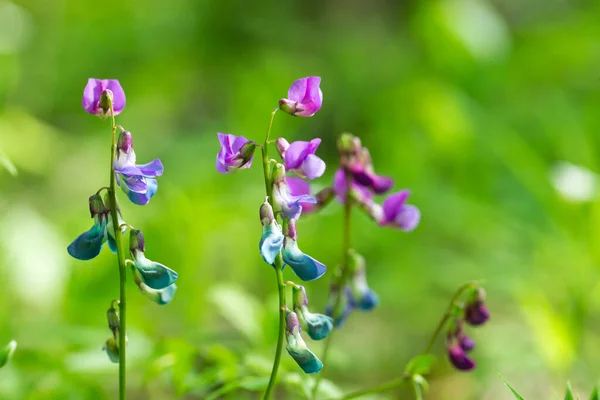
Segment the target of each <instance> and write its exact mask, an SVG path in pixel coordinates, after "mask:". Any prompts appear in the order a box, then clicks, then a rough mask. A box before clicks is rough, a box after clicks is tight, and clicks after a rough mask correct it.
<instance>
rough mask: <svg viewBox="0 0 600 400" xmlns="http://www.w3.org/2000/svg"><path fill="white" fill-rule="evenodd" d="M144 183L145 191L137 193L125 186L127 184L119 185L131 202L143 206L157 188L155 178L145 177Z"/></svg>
mask: <svg viewBox="0 0 600 400" xmlns="http://www.w3.org/2000/svg"><path fill="white" fill-rule="evenodd" d="M146 185H147V190H146V193H137V192H134V191H131V190H129V189H128V188H127V185H121V189H123V192H125V194H127V197H129V200H130V201H131V202H132V203H133V204H137V205H138V206H145V205H146V204H148V203H149V202H150V199H151V198H152V196H154V195H155V194H156V191H157V190H158V182H157V181H156V179H152V178H147V179H146Z"/></svg>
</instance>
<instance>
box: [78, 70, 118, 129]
mask: <svg viewBox="0 0 600 400" xmlns="http://www.w3.org/2000/svg"><path fill="white" fill-rule="evenodd" d="M109 100H110V101H111V102H112V104H113V110H114V114H115V115H119V113H120V112H121V111H123V109H124V108H125V92H124V91H123V88H122V87H121V84H120V83H119V81H118V80H116V79H94V78H90V79H88V83H87V85H86V86H85V89H84V90H83V99H82V101H81V103H82V105H83V108H84V109H85V111H87V112H88V113H90V114H94V115H98V116H99V117H100V118H102V119H104V118H107V117H110V116H111V115H110V114H111V113H110V103H109Z"/></svg>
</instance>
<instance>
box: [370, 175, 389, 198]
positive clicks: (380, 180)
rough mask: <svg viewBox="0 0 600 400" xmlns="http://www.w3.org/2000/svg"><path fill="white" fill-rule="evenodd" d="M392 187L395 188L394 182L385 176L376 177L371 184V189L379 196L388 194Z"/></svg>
mask: <svg viewBox="0 0 600 400" xmlns="http://www.w3.org/2000/svg"><path fill="white" fill-rule="evenodd" d="M392 186H394V180H393V179H392V178H389V177H387V176H383V175H375V176H374V177H373V179H372V182H371V188H372V189H373V192H375V193H377V194H383V193H385V192H387V191H388V190H390V189H391V188H392Z"/></svg>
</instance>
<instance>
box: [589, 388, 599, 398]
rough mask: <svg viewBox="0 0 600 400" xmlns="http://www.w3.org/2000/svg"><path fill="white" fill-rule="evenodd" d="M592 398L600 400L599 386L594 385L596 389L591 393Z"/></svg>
mask: <svg viewBox="0 0 600 400" xmlns="http://www.w3.org/2000/svg"><path fill="white" fill-rule="evenodd" d="M590 400H600V394H599V393H598V386H595V387H594V391H593V392H592V394H591V395H590Z"/></svg>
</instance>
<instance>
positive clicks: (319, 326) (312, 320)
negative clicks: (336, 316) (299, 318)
mask: <svg viewBox="0 0 600 400" xmlns="http://www.w3.org/2000/svg"><path fill="white" fill-rule="evenodd" d="M303 317H304V321H305V322H306V327H307V332H308V336H310V338H311V339H312V340H322V339H325V338H326V337H327V335H329V332H331V330H332V329H333V319H332V318H331V317H328V316H327V315H323V314H312V313H308V312H307V313H304V314H303Z"/></svg>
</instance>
